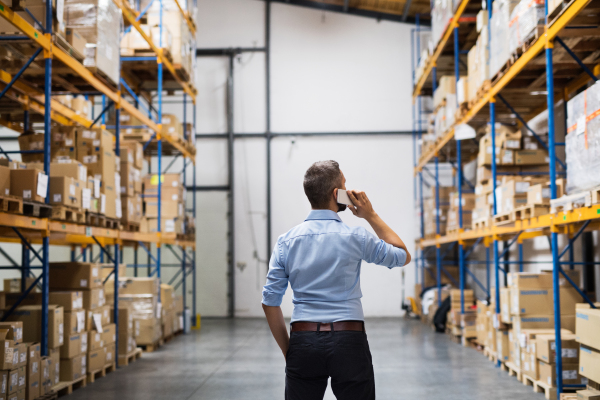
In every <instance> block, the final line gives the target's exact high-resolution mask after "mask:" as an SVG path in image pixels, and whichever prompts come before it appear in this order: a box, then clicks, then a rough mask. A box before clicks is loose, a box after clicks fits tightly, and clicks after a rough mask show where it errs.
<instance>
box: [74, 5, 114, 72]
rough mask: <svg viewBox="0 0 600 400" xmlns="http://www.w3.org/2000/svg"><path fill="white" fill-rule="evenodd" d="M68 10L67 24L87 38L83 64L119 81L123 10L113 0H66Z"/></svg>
mask: <svg viewBox="0 0 600 400" xmlns="http://www.w3.org/2000/svg"><path fill="white" fill-rule="evenodd" d="M65 14H66V25H67V28H76V29H77V31H78V32H79V33H80V34H81V35H82V36H83V37H84V38H85V39H86V41H87V45H86V48H85V54H84V56H85V58H84V60H83V65H84V66H86V67H96V68H98V70H100V71H101V72H102V73H104V75H106V76H107V77H108V78H109V79H110V80H112V81H113V83H118V82H119V65H120V61H119V57H120V56H119V42H120V40H121V37H120V32H121V24H122V15H121V10H120V9H119V8H118V7H117V6H116V5H115V3H114V2H113V1H112V0H66V1H65Z"/></svg>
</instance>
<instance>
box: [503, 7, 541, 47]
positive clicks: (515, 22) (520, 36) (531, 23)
mask: <svg viewBox="0 0 600 400" xmlns="http://www.w3.org/2000/svg"><path fill="white" fill-rule="evenodd" d="M543 24H544V1H543V0H521V1H520V2H519V4H517V6H516V7H515V8H514V10H513V11H512V13H511V14H510V21H509V22H508V47H509V52H510V53H512V52H513V51H515V50H516V49H517V48H518V47H520V46H522V45H523V44H524V43H525V41H526V40H527V39H528V38H529V37H530V36H531V35H532V34H533V32H534V31H535V29H536V28H537V27H538V25H543Z"/></svg>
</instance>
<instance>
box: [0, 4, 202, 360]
mask: <svg viewBox="0 0 600 400" xmlns="http://www.w3.org/2000/svg"><path fill="white" fill-rule="evenodd" d="M159 1H160V4H161V7H160V21H161V23H160V29H161V30H162V13H163V8H162V1H161V0H159ZM174 1H175V4H176V5H177V7H178V9H179V10H180V12H181V13H182V14H183V16H184V19H185V21H186V23H187V24H188V25H189V28H190V31H191V32H192V34H195V31H196V27H195V25H194V23H193V21H192V19H191V18H190V15H189V13H187V12H184V10H183V8H182V7H181V5H180V4H179V1H178V0H174ZM115 4H116V5H117V6H118V7H119V8H120V9H121V10H122V11H123V15H124V16H125V18H126V19H128V22H129V23H130V25H132V26H134V27H135V28H136V29H137V30H138V31H140V33H141V34H142V36H143V37H144V38H145V39H146V40H147V41H148V43H149V45H150V46H151V48H152V49H153V50H154V52H155V53H156V58H155V59H156V62H157V69H158V79H157V95H158V111H157V112H156V113H157V118H156V119H155V120H153V118H152V115H151V113H150V111H148V113H147V114H144V113H142V112H141V111H140V110H138V106H140V103H141V102H140V101H139V98H138V97H137V96H136V94H135V92H133V91H132V90H131V89H130V88H129V86H128V85H127V83H126V81H125V80H121V82H119V83H120V86H123V87H124V88H125V89H126V90H127V91H128V93H129V95H131V97H133V98H134V100H135V104H131V103H129V102H127V101H125V98H124V97H123V96H122V95H121V92H120V91H118V90H117V91H114V90H113V89H111V88H110V87H109V86H107V85H106V84H105V83H104V82H103V81H102V80H100V79H98V78H97V77H96V76H95V75H93V74H92V73H91V72H90V71H89V70H88V69H87V68H85V67H84V66H83V65H82V64H81V63H80V62H79V61H77V60H75V59H74V58H72V57H71V56H70V55H69V54H67V53H66V52H64V51H63V50H61V49H60V48H59V47H56V46H54V45H53V39H54V37H53V32H52V24H53V13H52V5H51V2H47V5H46V21H44V22H45V24H44V26H45V27H44V28H43V30H42V31H40V30H38V29H35V28H34V27H33V26H31V25H30V24H29V23H28V22H27V21H25V20H24V19H23V18H21V17H20V16H19V15H18V14H16V13H15V12H13V10H12V9H11V8H10V7H8V6H7V5H6V4H4V3H2V2H1V1H0V17H2V18H4V19H6V20H7V21H8V22H9V23H11V24H12V25H13V26H15V27H16V28H17V29H19V30H20V31H22V32H23V35H24V36H23V37H22V39H26V40H27V39H28V40H30V41H32V42H33V43H35V44H37V45H38V46H39V48H38V50H37V51H36V52H35V53H34V54H33V56H32V57H31V58H30V59H29V61H27V63H26V64H25V65H24V66H23V67H22V68H21V69H20V70H19V71H18V73H17V74H15V75H14V76H12V75H11V74H9V73H8V72H6V71H2V70H0V82H1V83H2V84H3V87H2V90H1V92H0V98H1V97H3V96H6V97H7V98H9V99H11V100H12V101H14V102H15V103H17V104H20V105H21V106H22V108H23V122H22V124H20V123H18V122H15V121H6V120H1V121H0V124H1V125H4V126H7V127H9V128H10V129H14V130H16V131H18V132H19V131H21V132H24V131H26V130H27V129H29V126H30V114H29V112H30V111H33V112H35V113H36V114H40V115H42V116H43V122H44V149H43V150H41V151H33V152H37V153H43V154H44V172H45V174H46V175H49V174H50V127H51V122H52V121H54V122H56V123H59V124H61V125H67V126H68V125H74V124H76V125H81V126H84V127H92V126H93V125H95V124H96V123H98V122H99V120H100V119H101V120H102V124H103V125H104V123H105V115H104V113H105V112H106V110H107V109H108V108H109V107H111V106H114V107H115V114H116V124H115V126H114V129H115V139H116V150H115V153H116V155H117V156H119V143H120V139H121V135H120V128H121V127H120V118H119V114H120V112H121V110H125V111H126V112H128V113H130V114H131V115H133V116H135V117H136V118H138V119H139V120H140V121H141V122H142V123H144V126H147V127H148V128H150V129H151V130H153V131H154V132H155V135H154V137H153V138H152V139H155V140H156V142H157V146H158V151H157V157H158V164H159V169H158V176H159V185H158V186H159V201H158V203H159V206H158V209H159V211H158V212H159V221H160V209H161V199H160V186H161V185H160V183H161V177H162V173H163V172H162V170H161V168H160V166H161V163H162V156H163V152H162V151H161V150H162V144H163V141H164V142H165V143H166V144H168V145H169V146H170V147H171V148H172V149H173V150H172V151H173V152H175V153H176V154H180V155H183V157H184V166H183V174H184V177H185V175H186V170H187V168H188V166H189V165H190V164H191V165H192V167H193V168H194V169H193V174H192V178H193V179H192V188H193V189H194V190H193V193H192V198H193V206H192V208H191V209H189V210H188V209H187V207H186V211H191V212H192V216H193V217H194V220H195V217H196V193H195V187H196V167H195V147H194V146H193V145H191V144H190V143H191V141H190V140H188V137H187V135H188V134H189V132H188V131H187V129H186V130H185V139H186V140H185V143H181V142H180V141H179V140H177V138H176V137H174V136H171V135H170V134H166V133H163V132H162V126H161V123H160V121H161V119H162V118H161V113H162V96H163V93H162V92H163V90H162V85H163V73H162V71H163V66H164V67H166V68H167V70H168V71H169V72H170V73H171V75H172V77H173V78H174V80H175V81H176V82H177V84H178V85H179V87H180V88H181V89H182V90H183V92H184V99H183V104H184V120H183V123H184V127H185V126H186V125H185V124H186V122H187V121H186V118H187V96H190V98H191V100H192V103H193V105H194V108H193V110H194V111H193V129H192V133H191V134H193V135H195V131H196V109H195V95H196V90H195V88H194V87H193V86H192V85H190V84H189V83H188V82H186V81H184V80H182V79H181V78H180V77H179V76H178V75H177V73H176V71H175V69H174V67H173V65H172V64H171V62H170V61H169V60H168V59H167V58H166V57H165V55H164V53H163V49H162V44H161V43H159V46H161V47H157V46H155V45H154V43H152V41H151V40H150V38H149V37H147V36H145V35H144V33H143V32H142V31H141V28H140V26H139V23H138V21H137V20H135V18H134V17H133V16H134V15H136V16H139V13H137V12H133V11H132V10H131V9H130V8H129V7H128V5H127V4H126V2H121V1H120V0H115ZM194 8H195V2H194ZM132 18H133V20H132ZM161 40H162V35H161ZM42 52H43V56H44V68H45V74H44V90H43V92H41V91H39V90H38V89H34V88H33V87H31V86H29V85H28V84H26V83H24V82H21V81H20V80H19V78H20V77H21V75H22V74H23V72H25V70H26V69H27V68H28V67H29V66H30V65H31V63H32V62H33V61H34V59H35V58H36V57H37V56H38V55H39V54H41V53H42ZM53 59H57V60H58V61H60V62H61V63H62V64H64V65H66V66H67V67H68V68H69V69H70V70H72V72H73V73H75V74H76V75H77V76H79V77H81V78H83V80H84V81H85V82H87V84H89V85H90V86H91V87H93V88H94V89H95V90H96V91H97V92H95V93H94V94H93V95H102V100H103V112H102V113H101V114H100V115H99V116H98V117H97V118H95V119H94V120H93V121H91V120H89V119H87V118H85V117H82V116H79V115H77V114H76V113H75V112H74V111H73V110H70V109H69V108H67V107H65V106H64V105H62V104H60V103H59V102H58V101H56V100H53V99H52V98H51V94H52V85H51V84H52V77H53V73H52V60H53ZM121 73H123V71H121ZM138 93H139V91H138ZM106 99H108V100H109V104H108V105H106ZM149 107H150V108H152V105H151V104H149ZM92 118H94V117H92ZM155 121H157V122H155ZM152 139H151V140H152ZM0 152H1V153H2V154H4V155H5V156H6V157H7V158H9V159H10V155H9V154H15V153H25V152H26V151H4V150H2V149H1V148H0ZM190 161H191V162H190ZM184 179H185V178H184ZM48 191H49V188H48ZM49 200H50V198H49V192H47V193H46V198H45V201H46V204H48V203H49ZM0 241H2V242H7V243H20V244H21V245H22V252H21V263H20V264H21V265H19V263H18V262H16V261H15V260H13V259H12V258H11V257H10V255H9V254H7V253H6V252H5V251H4V250H1V251H0V253H1V254H2V255H3V256H4V257H5V258H6V259H7V260H8V261H9V263H10V265H9V266H3V267H0V268H2V269H20V270H21V277H22V280H21V286H22V287H21V290H22V293H23V294H22V295H21V297H20V298H19V299H18V301H17V302H16V304H15V305H13V306H12V307H11V309H10V310H9V311H8V312H6V313H4V315H3V317H2V319H3V320H4V319H6V318H8V317H9V315H10V314H11V313H12V312H13V311H14V310H15V309H16V308H17V307H18V305H19V304H20V303H21V302H22V300H23V299H24V298H25V297H26V296H27V295H28V294H29V293H30V292H31V290H33V288H34V287H36V286H38V287H41V292H42V327H41V332H42V334H41V353H42V355H44V356H45V355H48V307H49V282H48V276H49V253H50V250H49V248H50V245H58V246H70V247H71V260H72V261H75V260H78V259H79V258H82V259H83V261H86V260H87V259H88V258H89V260H90V261H93V260H94V257H93V253H92V251H93V246H94V245H97V246H99V249H100V251H99V254H98V256H97V259H99V260H100V262H104V258H107V259H108V260H109V261H110V263H111V264H112V265H113V268H112V271H111V273H110V274H109V276H108V277H107V278H106V279H105V281H104V283H106V282H107V281H108V279H109V278H110V277H112V276H114V282H115V287H114V296H115V298H114V316H113V318H114V322H115V324H116V325H117V330H118V309H119V308H118V271H119V269H118V268H119V263H120V259H121V258H122V250H123V247H125V246H126V247H133V248H134V249H135V253H134V255H135V260H136V264H135V271H136V275H137V250H138V247H139V245H140V244H141V245H142V246H144V245H143V243H146V244H147V245H149V244H155V245H156V247H157V257H156V258H155V260H156V269H155V271H156V275H157V276H158V277H159V278H160V270H161V257H160V248H161V246H162V245H166V246H168V248H169V249H171V251H172V252H173V253H174V254H176V253H175V252H174V251H173V248H172V246H176V247H178V248H179V249H181V252H182V257H178V259H179V260H180V261H181V264H178V267H180V268H181V270H180V273H181V275H182V276H181V279H180V281H179V282H178V283H177V284H176V288H178V287H179V286H182V290H183V301H184V315H186V314H185V312H186V311H185V310H186V297H187V291H186V290H187V289H186V282H187V278H188V277H189V276H192V277H193V285H192V290H193V293H192V295H193V315H194V320H193V325H194V326H196V325H198V322H199V319H198V318H197V316H196V268H195V265H196V254H195V247H196V243H195V239H193V240H188V239H185V240H181V239H178V238H177V237H174V236H166V235H161V232H160V222H159V224H158V234H145V233H139V232H127V231H120V230H118V229H106V228H100V227H94V226H84V225H76V224H73V223H66V222H62V221H54V220H50V219H48V218H35V217H30V216H25V215H16V214H10V213H4V212H0ZM33 244H41V249H40V250H38V251H36V250H35V249H34V248H33ZM78 246H79V247H80V249H81V252H80V255H79V256H78V257H77V256H76V248H77V247H78ZM109 246H110V247H112V249H113V251H112V253H111V252H110V251H109V250H110V247H109ZM189 249H191V250H192V251H191V253H188V250H189ZM40 253H41V254H40ZM88 253H89V257H88ZM31 254H33V258H30V257H31ZM36 259H37V260H39V261H40V263H41V266H32V265H31V263H32V262H33V260H36ZM38 269H39V270H40V274H39V275H38V276H36V275H35V274H33V272H32V271H33V270H38ZM28 276H33V277H35V281H34V283H33V284H32V285H31V286H29V287H26V279H25V278H27V277H28ZM172 282H173V280H172ZM189 322H190V321H187V318H185V317H184V331H185V330H186V328H187V325H188V324H189ZM117 340H118V338H117ZM116 346H117V347H118V343H116ZM115 362H116V363H117V364H118V359H116V360H115Z"/></svg>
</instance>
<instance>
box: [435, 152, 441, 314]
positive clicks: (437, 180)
mask: <svg viewBox="0 0 600 400" xmlns="http://www.w3.org/2000/svg"><path fill="white" fill-rule="evenodd" d="M435 234H436V237H437V236H439V235H440V168H439V157H438V156H437V155H436V156H435ZM435 263H436V269H437V271H436V273H437V276H436V279H437V290H438V293H437V295H438V306H441V305H442V257H441V255H440V244H439V243H436V244H435Z"/></svg>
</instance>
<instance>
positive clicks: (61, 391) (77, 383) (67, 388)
mask: <svg viewBox="0 0 600 400" xmlns="http://www.w3.org/2000/svg"><path fill="white" fill-rule="evenodd" d="M86 386H87V376H85V375H84V376H82V377H81V378H79V379H75V380H74V381H71V382H58V383H57V384H56V385H54V386H53V387H52V391H54V392H56V393H57V394H58V397H61V396H65V395H67V394H71V393H73V390H75V389H79V388H84V387H86Z"/></svg>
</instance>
